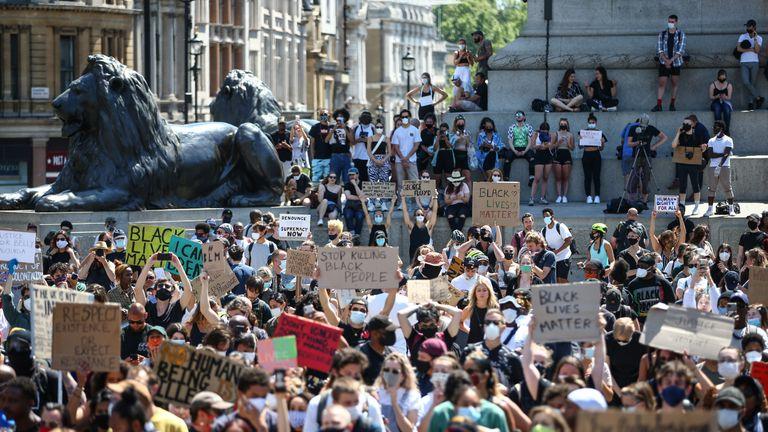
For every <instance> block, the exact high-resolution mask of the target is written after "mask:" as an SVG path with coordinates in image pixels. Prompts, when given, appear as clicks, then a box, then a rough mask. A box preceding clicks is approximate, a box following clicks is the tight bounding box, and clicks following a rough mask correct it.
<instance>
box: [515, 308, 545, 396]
mask: <svg viewBox="0 0 768 432" xmlns="http://www.w3.org/2000/svg"><path fill="white" fill-rule="evenodd" d="M535 331H536V317H531V321H530V322H529V323H528V337H527V338H526V339H525V344H524V345H523V352H522V358H521V359H520V360H521V361H522V362H523V377H524V378H525V386H526V387H527V388H528V393H530V394H531V398H532V399H533V400H537V399H538V398H539V380H541V374H540V373H539V370H538V369H536V366H535V365H534V364H533V336H534V332H535Z"/></svg>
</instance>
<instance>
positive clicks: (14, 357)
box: [8, 349, 35, 376]
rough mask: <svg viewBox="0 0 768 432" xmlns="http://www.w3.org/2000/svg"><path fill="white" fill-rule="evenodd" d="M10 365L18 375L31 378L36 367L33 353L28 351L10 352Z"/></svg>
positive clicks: (12, 350)
mask: <svg viewBox="0 0 768 432" xmlns="http://www.w3.org/2000/svg"><path fill="white" fill-rule="evenodd" d="M8 364H9V365H10V366H11V367H12V368H13V370H15V371H16V375H21V376H31V375H32V370H33V369H34V367H35V361H34V359H33V358H32V352H31V351H26V350H18V351H17V350H14V349H11V350H10V351H8Z"/></svg>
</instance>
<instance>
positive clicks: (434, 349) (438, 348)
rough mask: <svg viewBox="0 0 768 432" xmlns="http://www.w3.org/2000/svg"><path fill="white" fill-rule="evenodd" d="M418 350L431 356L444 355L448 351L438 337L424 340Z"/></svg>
mask: <svg viewBox="0 0 768 432" xmlns="http://www.w3.org/2000/svg"><path fill="white" fill-rule="evenodd" d="M419 351H422V352H425V353H427V354H429V355H430V356H431V357H433V358H434V357H440V356H441V355H444V354H445V353H447V352H448V347H447V346H446V345H445V342H443V341H442V340H440V339H438V338H431V339H427V340H425V341H424V342H423V343H422V344H421V348H419Z"/></svg>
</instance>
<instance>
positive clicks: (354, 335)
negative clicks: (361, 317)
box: [339, 322, 365, 348]
mask: <svg viewBox="0 0 768 432" xmlns="http://www.w3.org/2000/svg"><path fill="white" fill-rule="evenodd" d="M339 328H340V329H341V335H342V336H344V340H346V341H347V343H348V344H349V346H351V347H353V348H354V347H356V346H358V345H360V342H362V341H364V339H363V330H365V327H362V328H359V329H356V328H354V327H352V326H351V325H349V324H347V323H343V322H340V323H339Z"/></svg>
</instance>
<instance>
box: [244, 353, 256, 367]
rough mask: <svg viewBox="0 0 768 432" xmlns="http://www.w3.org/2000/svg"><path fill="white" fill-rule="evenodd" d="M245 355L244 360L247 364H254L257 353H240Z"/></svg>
mask: <svg viewBox="0 0 768 432" xmlns="http://www.w3.org/2000/svg"><path fill="white" fill-rule="evenodd" d="M240 354H242V355H243V358H244V359H245V362H246V363H248V364H249V365H252V364H253V361H254V360H255V359H256V353H255V352H244V353H240Z"/></svg>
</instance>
